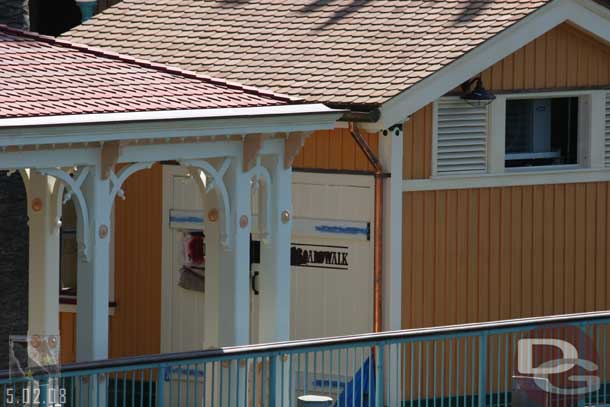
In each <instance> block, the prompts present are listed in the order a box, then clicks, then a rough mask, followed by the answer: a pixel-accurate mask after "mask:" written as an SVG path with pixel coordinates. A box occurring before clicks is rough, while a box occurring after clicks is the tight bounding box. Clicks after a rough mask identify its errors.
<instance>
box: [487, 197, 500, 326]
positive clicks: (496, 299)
mask: <svg viewBox="0 0 610 407" xmlns="http://www.w3.org/2000/svg"><path fill="white" fill-rule="evenodd" d="M500 192H501V191H500V189H499V188H491V189H490V193H489V195H490V197H489V201H490V204H489V319H490V320H492V321H493V320H498V319H500V318H501V314H500V298H501V297H500V296H501V294H500V293H501V291H502V286H501V282H500V273H501V264H502V258H501V248H500V245H501V241H502V230H501V225H502V222H501V194H500Z"/></svg>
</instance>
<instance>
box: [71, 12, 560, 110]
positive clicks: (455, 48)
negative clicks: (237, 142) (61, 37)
mask: <svg viewBox="0 0 610 407" xmlns="http://www.w3.org/2000/svg"><path fill="white" fill-rule="evenodd" d="M550 1H552V0H443V1H439V0H256V1H244V0H206V1H202V0H123V1H122V2H121V3H119V4H118V5H117V6H114V7H112V8H110V9H108V10H106V11H105V12H103V13H102V14H100V15H98V16H97V17H95V18H94V19H93V20H91V21H89V22H87V23H85V24H83V25H81V26H79V27H76V28H75V29H74V30H72V31H71V32H69V33H68V34H67V35H66V37H67V38H70V39H72V40H77V41H79V42H84V43H87V44H91V45H95V46H99V47H105V48H111V49H114V50H117V51H119V52H123V53H126V54H130V55H134V56H137V57H140V58H144V59H148V60H152V61H158V62H163V63H166V64H170V65H175V66H180V67H184V68H187V69H190V70H194V71H197V72H203V73H206V74H210V75H215V76H219V77H222V78H227V79H231V80H238V81H240V82H243V83H247V84H249V85H253V86H261V87H267V88H270V89H274V90H276V91H279V92H282V93H288V94H291V95H299V96H302V97H304V98H306V99H307V100H308V101H309V102H323V103H330V104H351V105H354V104H355V105H358V104H360V105H378V104H380V103H383V102H384V101H386V100H387V99H389V98H391V97H393V96H395V95H397V94H398V93H400V92H402V91H404V90H406V89H408V88H409V87H410V86H412V85H413V84H415V83H417V82H419V81H420V80H422V79H424V78H426V77H427V76H429V75H431V74H432V73H434V72H435V71H437V70H439V69H441V68H442V67H444V66H446V65H448V64H449V63H451V62H452V61H454V60H455V59H457V58H459V57H460V56H462V55H464V54H465V53H467V52H468V51H471V50H472V49H474V48H476V47H477V46H478V45H480V44H482V43H483V42H485V41H486V40H488V39H490V38H492V37H493V36H495V35H496V34H498V33H499V32H501V31H503V30H504V29H506V28H508V27H509V26H511V25H513V24H514V23H516V22H518V21H519V20H521V19H522V18H524V17H525V16H527V15H528V14H530V13H532V12H533V11H535V10H536V9H538V8H540V7H542V6H544V5H545V4H547V3H549V2H550Z"/></svg>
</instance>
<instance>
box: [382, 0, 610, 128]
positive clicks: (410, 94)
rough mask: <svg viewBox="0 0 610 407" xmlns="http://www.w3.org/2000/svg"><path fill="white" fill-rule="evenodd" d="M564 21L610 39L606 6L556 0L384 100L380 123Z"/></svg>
mask: <svg viewBox="0 0 610 407" xmlns="http://www.w3.org/2000/svg"><path fill="white" fill-rule="evenodd" d="M566 21H570V22H572V23H573V24H575V25H577V26H579V27H580V28H582V29H583V30H585V31H588V32H590V33H592V34H594V35H595V36H597V37H599V38H600V39H602V40H604V41H607V42H610V12H609V11H608V9H607V8H605V7H603V6H602V5H600V4H597V3H595V2H593V1H591V0H555V1H553V2H551V3H549V4H547V5H546V6H544V7H541V8H540V9H538V10H536V11H535V12H533V13H532V14H530V15H529V16H527V17H525V18H524V19H522V20H521V21H519V22H517V23H515V24H514V25H512V26H511V27H509V28H507V29H506V30H504V31H502V32H501V33H499V34H498V35H496V36H495V37H493V38H491V39H490V40H488V41H486V42H484V43H483V44H481V45H480V46H478V47H477V48H475V49H473V50H472V51H470V52H468V53H466V54H465V55H463V56H462V57H460V58H459V59H458V60H456V61H454V62H453V63H451V64H449V65H448V66H446V67H445V68H443V69H441V70H440V71H438V72H436V73H434V74H433V75H431V76H429V77H428V78H426V79H424V80H422V81H421V82H418V83H417V84H415V85H413V86H412V87H411V88H409V89H407V90H406V91H404V92H402V93H400V94H399V95H397V96H395V97H394V98H392V99H390V100H389V101H387V102H386V103H384V104H383V106H382V107H381V108H380V112H381V118H380V122H381V124H382V126H383V127H389V126H392V125H394V124H396V123H402V122H404V121H405V120H406V119H407V117H408V116H410V115H411V114H413V113H415V112H416V111H418V110H419V109H421V108H422V107H424V106H426V105H427V104H428V103H431V102H432V101H434V100H436V99H438V98H439V97H441V96H443V95H444V94H446V93H447V92H448V91H450V90H451V89H454V88H456V87H457V86H459V85H460V84H462V83H464V81H466V80H468V79H470V78H471V77H473V76H475V75H477V74H479V73H480V72H482V71H484V70H485V69H487V68H488V67H490V66H492V65H493V64H495V63H496V62H498V61H500V60H502V59H503V58H505V57H506V56H508V55H510V54H512V53H513V52H515V51H517V50H518V49H520V48H522V47H523V46H525V45H526V44H528V43H530V42H531V41H533V40H534V39H536V38H538V37H540V36H541V35H543V34H544V33H546V32H548V31H550V30H552V29H553V28H554V27H556V26H558V25H559V24H561V23H563V22H566Z"/></svg>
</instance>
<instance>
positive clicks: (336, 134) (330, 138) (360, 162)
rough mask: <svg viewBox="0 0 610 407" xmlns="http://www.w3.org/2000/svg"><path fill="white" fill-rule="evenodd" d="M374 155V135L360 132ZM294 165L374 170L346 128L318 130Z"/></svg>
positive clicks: (375, 141) (342, 169)
mask: <svg viewBox="0 0 610 407" xmlns="http://www.w3.org/2000/svg"><path fill="white" fill-rule="evenodd" d="M362 136H363V137H364V139H365V140H366V141H367V143H368V144H369V146H371V149H372V150H373V151H374V152H375V154H377V155H378V154H379V140H378V136H377V134H369V133H362ZM293 166H294V168H297V169H316V170H339V171H369V172H370V171H373V167H372V166H371V165H370V164H369V162H368V160H367V159H366V156H365V155H364V153H363V152H362V151H361V150H360V148H359V147H358V145H357V144H356V142H355V141H354V139H353V138H352V135H351V134H350V131H349V129H334V130H324V131H317V132H315V133H313V134H312V135H311V136H310V137H309V138H308V139H307V140H306V141H305V145H304V146H303V149H302V150H301V152H300V153H299V155H298V156H297V157H296V158H295V160H294V164H293Z"/></svg>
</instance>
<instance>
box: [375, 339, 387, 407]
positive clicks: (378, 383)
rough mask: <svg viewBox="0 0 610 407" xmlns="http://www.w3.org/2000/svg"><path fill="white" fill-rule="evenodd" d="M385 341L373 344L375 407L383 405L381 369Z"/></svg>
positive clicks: (382, 367)
mask: <svg viewBox="0 0 610 407" xmlns="http://www.w3.org/2000/svg"><path fill="white" fill-rule="evenodd" d="M384 347H385V343H384V342H381V343H380V344H379V345H375V407H383V396H384V386H383V370H384V360H385V356H384V354H383V351H384Z"/></svg>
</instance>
